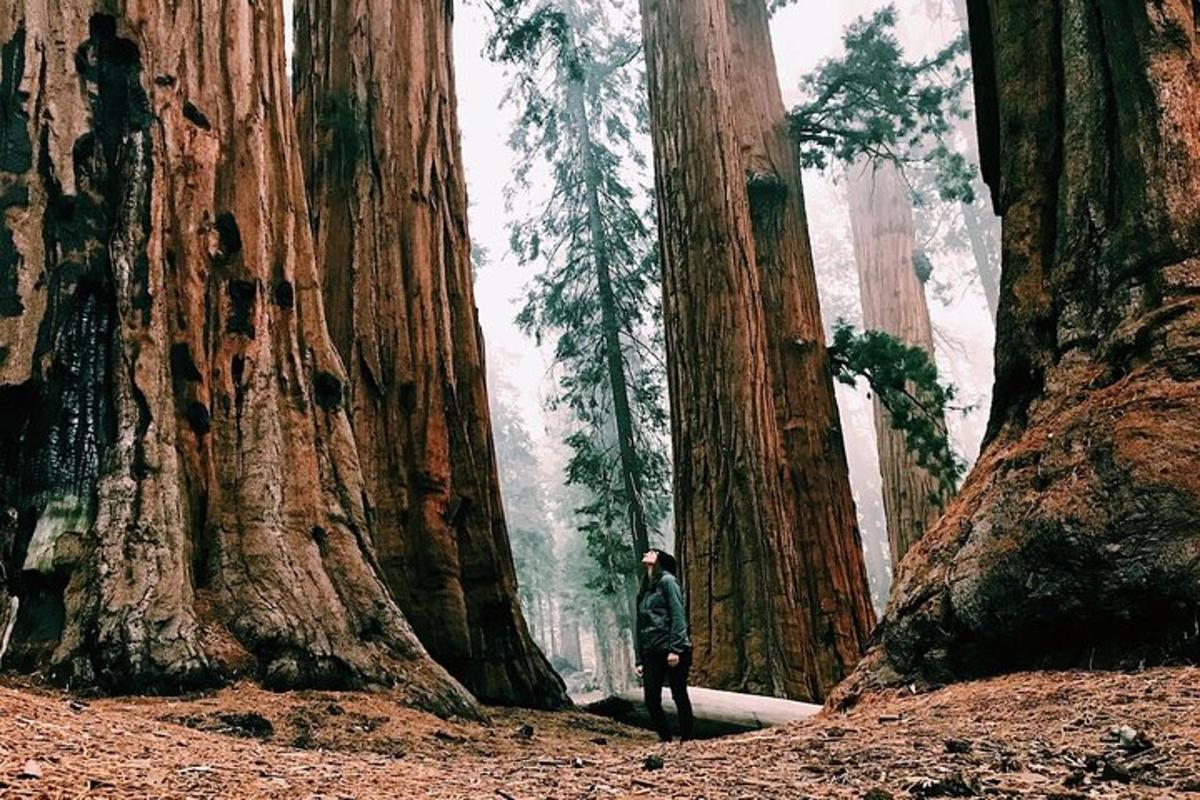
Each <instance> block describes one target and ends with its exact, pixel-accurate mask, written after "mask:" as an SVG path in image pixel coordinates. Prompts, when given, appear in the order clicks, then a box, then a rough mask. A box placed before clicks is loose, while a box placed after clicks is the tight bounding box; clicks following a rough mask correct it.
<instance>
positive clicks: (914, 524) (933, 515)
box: [846, 162, 969, 564]
mask: <svg viewBox="0 0 1200 800" xmlns="http://www.w3.org/2000/svg"><path fill="white" fill-rule="evenodd" d="M846 175H847V183H848V187H849V196H850V227H851V231H852V235H853V237H854V260H855V262H856V263H857V265H858V291H859V296H860V297H861V298H862V311H863V327H864V328H866V329H867V330H873V331H882V332H883V333H888V334H891V335H892V336H894V337H896V338H897V339H899V340H900V341H901V342H904V343H905V344H908V345H912V346H915V347H919V348H921V349H922V350H924V351H925V352H926V353H927V354H928V355H929V357H930V359H932V358H933V326H932V324H931V323H930V321H929V306H928V305H927V304H926V302H925V287H924V285H923V284H922V283H921V280H920V278H918V277H917V272H916V269H915V268H914V265H913V253H914V251H915V250H916V246H917V244H916V235H915V233H914V231H913V205H912V199H911V197H910V196H909V190H908V186H907V185H906V184H905V182H904V178H903V176H902V175H901V174H900V170H899V169H897V168H896V166H895V165H894V164H892V163H890V162H880V163H878V164H875V163H871V162H858V163H856V164H854V165H852V166H851V167H850V168H849V169H848V170H847V173H846ZM964 211H969V209H964ZM874 411H875V441H876V449H877V450H878V452H879V471H880V474H881V476H882V478H883V483H882V488H883V510H884V516H885V517H886V519H887V533H888V544H889V546H890V548H891V553H892V564H899V563H900V561H901V559H903V558H904V554H905V553H907V552H908V549H909V548H910V547H912V545H913V544H914V543H916V541H917V540H918V539H920V538H921V536H922V535H923V534H924V533H925V531H926V530H928V529H929V527H930V526H931V525H932V524H933V523H934V522H936V521H937V518H938V516H939V515H940V514H941V504H940V500H939V493H940V486H939V484H938V480H937V478H936V477H935V476H934V475H932V474H931V473H930V472H929V471H928V470H927V469H925V468H924V467H923V466H921V465H920V464H919V463H918V461H917V457H916V456H915V455H914V454H913V453H912V452H910V451H909V449H908V447H907V445H906V443H905V438H904V432H903V431H898V430H896V429H895V428H894V427H892V424H891V414H890V412H889V411H888V410H887V408H886V407H884V405H883V403H882V402H880V400H879V397H878V396H876V397H875V399H874ZM935 422H936V424H940V425H941V426H942V427H943V428H944V427H945V424H946V423H945V420H944V419H940V418H939V419H938V420H936V421H935Z"/></svg>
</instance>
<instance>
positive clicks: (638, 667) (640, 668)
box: [633, 664, 642, 678]
mask: <svg viewBox="0 0 1200 800" xmlns="http://www.w3.org/2000/svg"><path fill="white" fill-rule="evenodd" d="M633 671H634V672H636V673H637V676H638V677H639V678H640V677H642V665H641V664H638V665H637V666H636V667H634V668H633Z"/></svg>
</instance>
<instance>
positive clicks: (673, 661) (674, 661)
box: [667, 653, 679, 668]
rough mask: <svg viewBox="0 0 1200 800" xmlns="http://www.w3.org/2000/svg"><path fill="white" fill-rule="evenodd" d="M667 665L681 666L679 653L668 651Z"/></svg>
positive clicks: (672, 666)
mask: <svg viewBox="0 0 1200 800" xmlns="http://www.w3.org/2000/svg"><path fill="white" fill-rule="evenodd" d="M667 666H668V667H671V668H675V667H678V666H679V653H668V654H667Z"/></svg>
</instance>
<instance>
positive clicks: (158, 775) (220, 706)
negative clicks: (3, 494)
mask: <svg viewBox="0 0 1200 800" xmlns="http://www.w3.org/2000/svg"><path fill="white" fill-rule="evenodd" d="M492 713H493V719H492V724H491V725H490V726H481V725H479V724H474V723H464V722H457V721H444V720H440V719H437V718H436V717H432V716H429V715H427V714H422V713H419V712H415V711H411V710H408V709H405V708H401V707H399V706H398V705H396V703H395V702H394V701H392V700H390V699H389V698H388V697H386V696H381V695H366V694H355V693H336V692H296V693H290V694H274V693H270V692H266V691H263V690H261V689H259V688H257V687H254V686H249V685H242V686H236V687H233V688H231V689H227V690H225V691H222V692H220V693H217V694H213V695H208V696H201V697H193V698H185V699H179V698H172V699H167V698H116V699H104V700H80V699H76V698H72V697H71V696H69V695H66V694H61V693H56V692H51V691H47V690H44V689H40V688H37V687H33V686H31V685H29V684H25V683H21V682H14V681H11V680H10V681H7V682H3V683H2V684H0V797H3V798H26V797H30V798H32V797H37V798H42V797H46V798H59V797H113V798H117V797H120V798H140V797H145V798H150V797H153V798H176V797H194V798H218V797H219V798H254V799H257V798H289V800H299V798H492V799H493V800H496V799H499V800H533V798H632V797H656V798H667V797H670V798H689V799H694V798H712V799H715V798H803V797H813V798H843V797H844V798H864V799H865V800H886V798H889V797H892V798H910V797H913V798H925V797H971V796H981V797H984V796H987V797H1044V798H1084V797H1103V798H1108V797H1111V798H1161V797H1195V798H1200V669H1194V668H1174V669H1156V670H1150V671H1146V672H1141V673H1136V674H1115V673H1078V672H1076V673H1030V674H1024V675H1014V676H1009V677H1005V678H1000V679H996V680H991V681H983V682H978V683H971V684H963V685H958V686H952V687H949V688H946V689H942V690H940V691H937V692H933V693H930V694H925V695H907V696H903V695H901V696H890V697H882V696H879V697H872V698H869V699H867V700H865V701H864V702H863V703H862V704H860V705H859V706H858V707H857V708H855V709H854V710H853V711H851V712H850V713H848V714H836V715H825V716H822V717H820V718H817V719H815V720H812V721H809V722H804V723H797V724H795V725H792V726H789V727H785V728H777V729H773V730H768V731H760V732H757V733H752V734H746V735H743V736H739V737H732V738H727V739H719V740H711V741H707V742H694V743H689V744H685V745H679V744H675V745H661V744H658V743H657V742H655V741H652V740H651V738H650V737H648V736H647V735H646V734H645V733H644V732H642V731H638V730H634V729H630V728H623V727H621V726H619V725H616V724H614V723H611V722H609V721H607V720H604V719H600V718H596V717H591V716H589V715H587V714H583V713H563V714H547V713H537V712H529V711H521V710H504V709H500V710H494V711H493V712H492Z"/></svg>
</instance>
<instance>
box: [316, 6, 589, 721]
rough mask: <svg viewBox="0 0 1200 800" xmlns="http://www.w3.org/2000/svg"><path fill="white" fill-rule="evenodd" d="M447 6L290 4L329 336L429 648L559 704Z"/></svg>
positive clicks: (410, 605)
mask: <svg viewBox="0 0 1200 800" xmlns="http://www.w3.org/2000/svg"><path fill="white" fill-rule="evenodd" d="M451 21H452V14H451V10H450V6H449V5H447V4H446V3H443V2H438V1H436V0H402V1H401V2H399V3H392V4H384V5H380V4H378V3H370V2H367V0H303V1H302V2H299V3H297V5H296V42H297V61H296V72H295V80H296V93H297V106H298V116H299V120H300V130H301V139H302V145H303V149H304V150H305V173H306V177H307V179H308V180H307V186H308V190H309V194H310V198H311V208H312V212H311V220H312V227H313V231H314V234H315V239H316V250H317V262H318V264H319V265H320V270H321V281H322V289H323V292H324V295H325V299H326V302H327V304H328V307H329V308H330V309H331V312H330V318H329V326H330V331H331V333H332V335H333V338H334V341H335V342H336V343H337V346H338V350H339V352H340V353H341V356H342V359H343V361H344V363H345V364H346V369H347V372H348V375H349V386H348V393H347V394H348V398H349V403H350V412H351V420H352V422H353V426H354V433H355V436H356V438H357V440H358V446H359V451H360V453H361V456H362V461H363V467H364V473H365V477H366V484H367V489H368V495H369V498H370V501H369V502H370V511H371V512H372V514H373V516H374V519H375V522H376V530H377V539H376V545H377V548H378V550H379V552H380V556H381V561H382V566H383V571H384V574H385V576H386V577H387V580H388V584H389V586H390V587H391V589H392V591H393V592H394V593H395V595H396V597H397V598H398V599H399V601H400V603H401V606H402V607H403V608H404V610H405V613H406V615H407V616H408V618H409V619H410V620H411V621H412V624H413V626H414V628H415V629H416V631H417V633H418V635H419V636H420V639H421V641H422V642H423V643H424V644H425V646H426V647H427V648H428V649H429V651H430V652H431V653H432V654H433V656H434V657H435V658H437V659H438V661H439V662H440V663H442V664H443V665H444V666H445V667H446V668H447V669H449V670H450V671H451V672H452V673H453V674H454V675H455V676H456V677H458V678H459V679H460V680H462V681H463V683H464V684H466V686H467V687H468V688H469V689H471V690H472V691H473V692H474V693H475V694H476V695H477V696H478V697H480V698H481V699H483V700H486V701H488V702H497V703H517V704H522V705H532V706H549V707H557V706H560V705H563V704H564V703H566V702H567V700H566V694H565V689H564V687H563V684H562V681H561V680H560V679H559V678H558V676H557V675H555V674H554V671H553V670H552V669H551V668H550V665H549V663H548V662H547V661H546V659H545V657H544V656H543V655H542V653H541V652H540V651H539V650H538V648H537V645H536V644H535V643H534V642H533V639H532V637H531V636H530V634H529V631H528V628H527V626H526V623H525V619H524V617H523V616H522V613H521V609H520V606H519V604H518V602H517V593H516V577H515V572H514V569H513V563H512V555H511V552H510V549H509V541H508V533H507V530H506V528H505V522H504V515H503V509H502V507H501V504H500V492H499V484H498V477H497V471H496V462H495V454H494V445H493V441H492V431H491V422H490V419H489V415H488V400H487V392H486V388H485V383H484V374H485V372H484V357H483V340H482V335H481V332H480V330H479V325H478V321H477V315H476V310H475V302H474V296H473V290H472V281H471V263H470V240H469V237H468V234H467V216H466V212H467V200H466V185H465V178H464V176H463V171H462V159H461V154H460V149H459V128H458V120H457V98H456V97H455V93H454V73H453V57H452V51H451Z"/></svg>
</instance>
